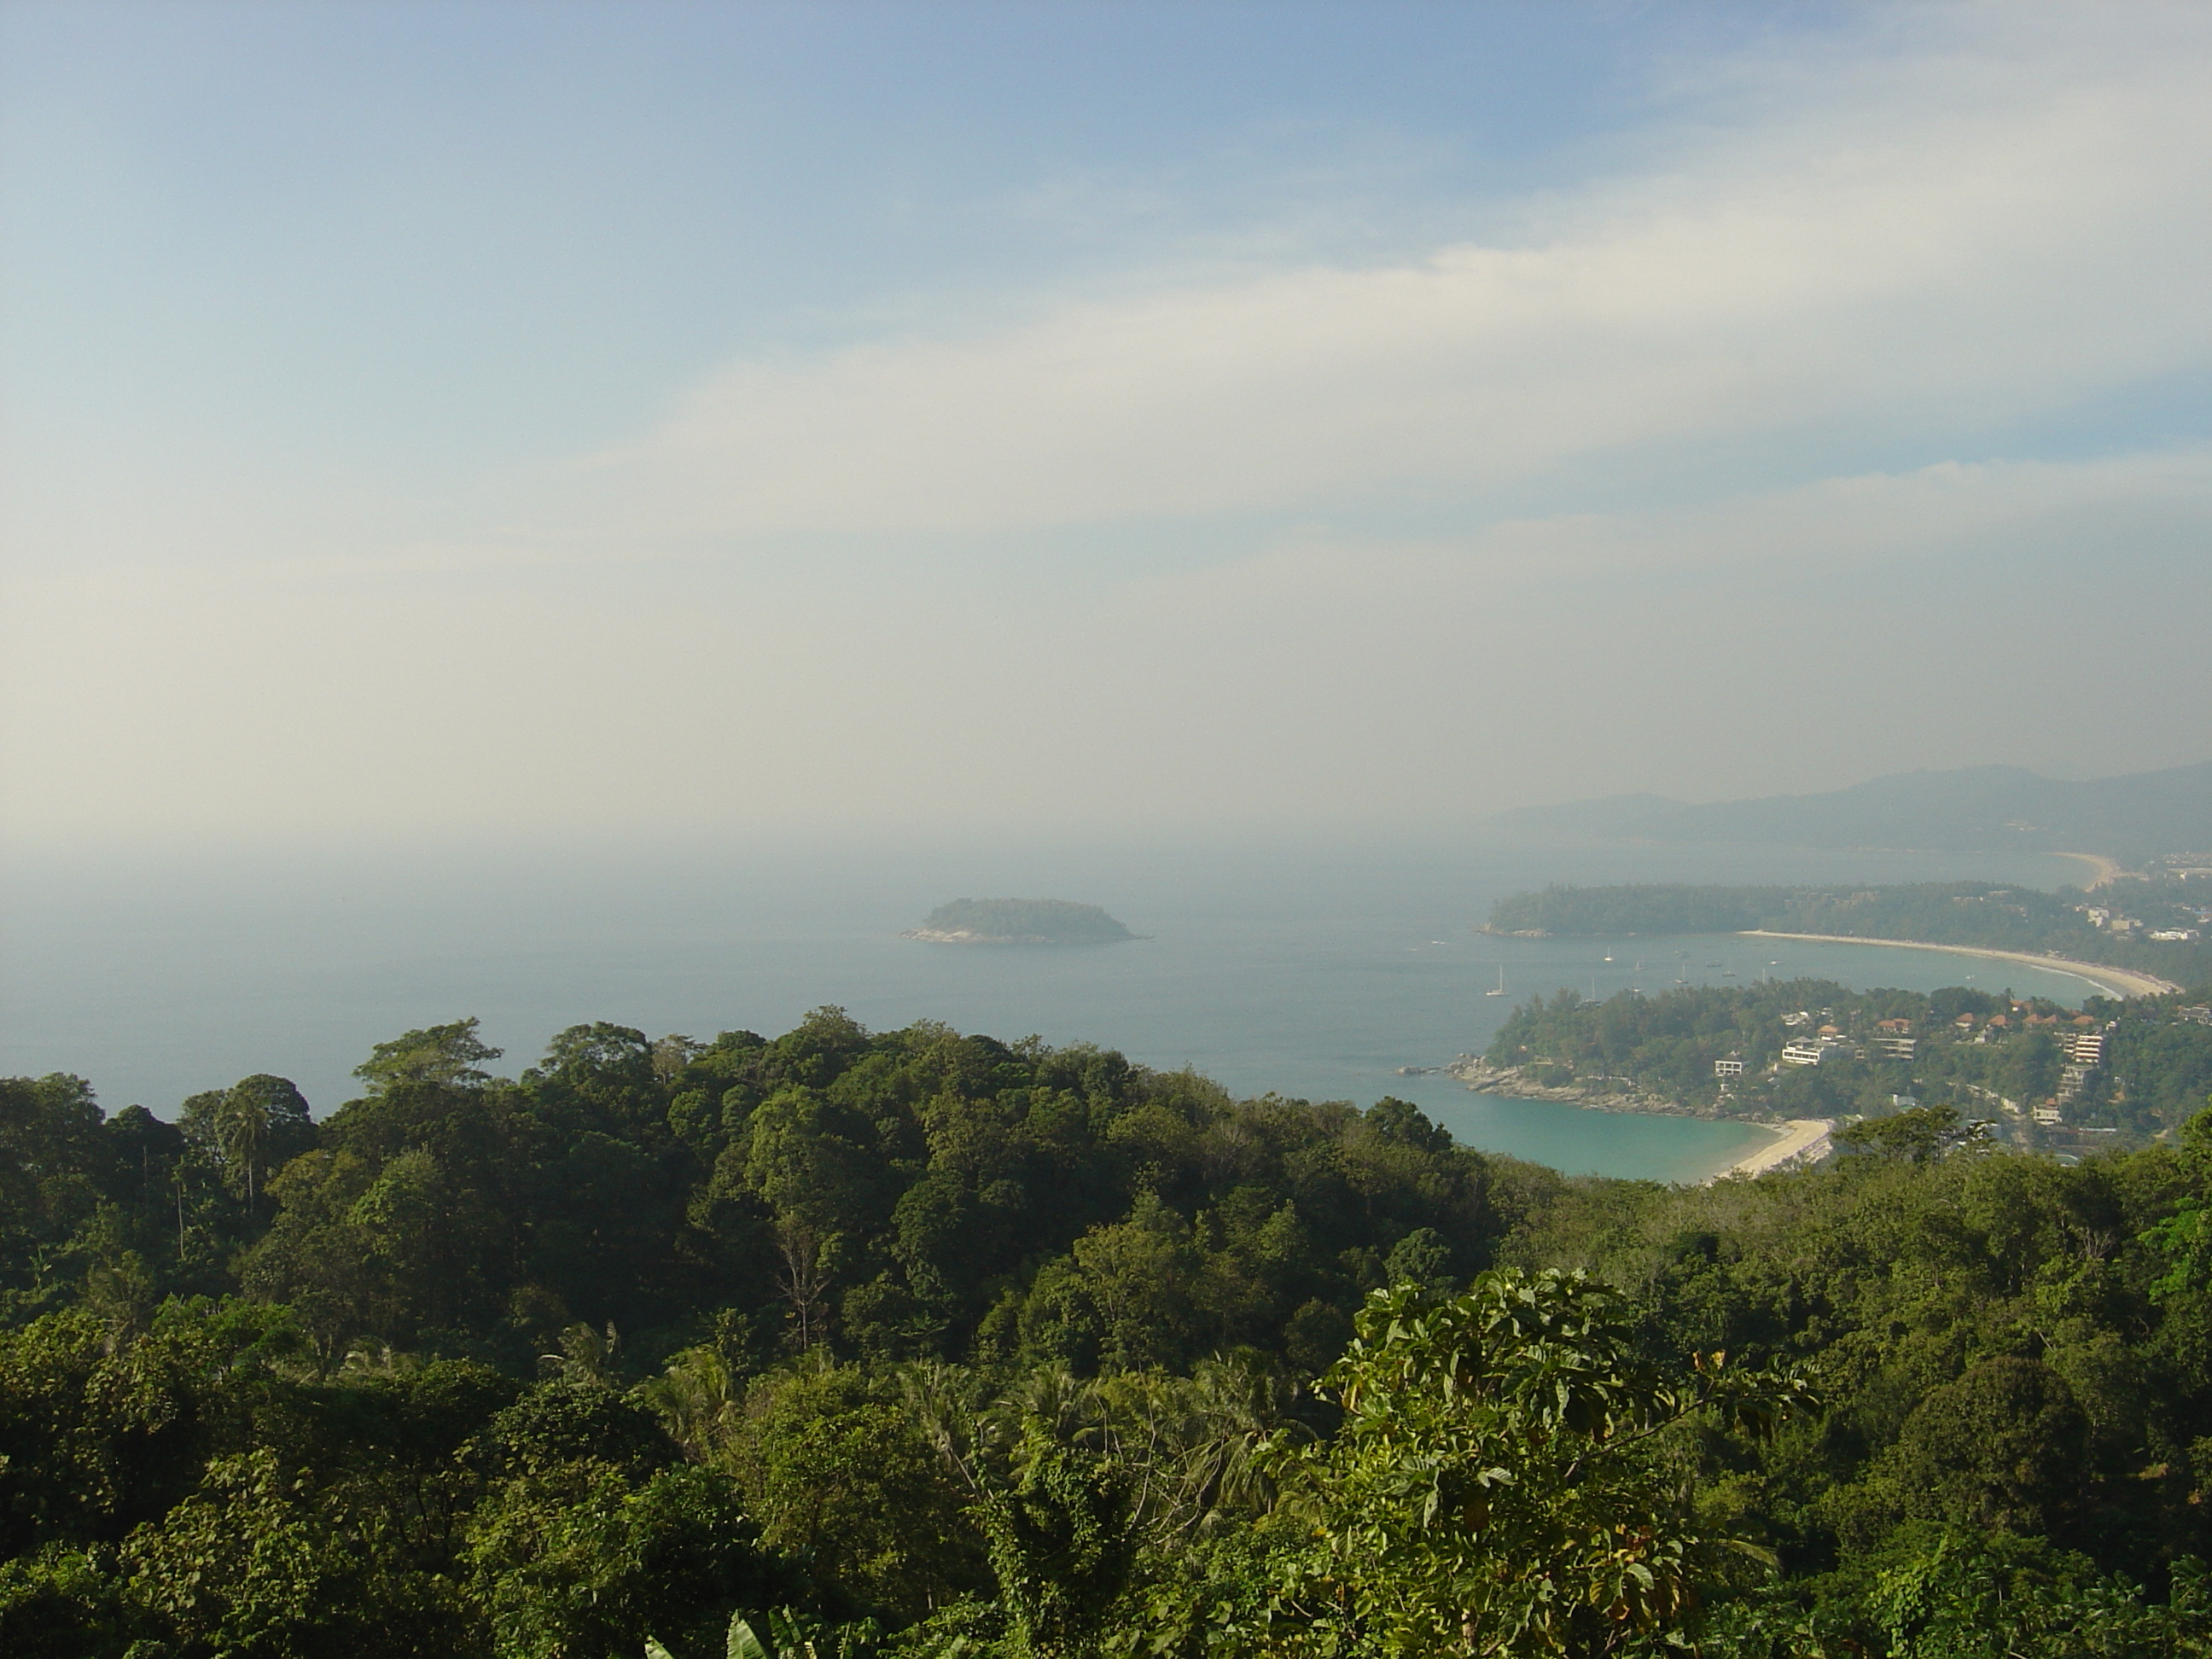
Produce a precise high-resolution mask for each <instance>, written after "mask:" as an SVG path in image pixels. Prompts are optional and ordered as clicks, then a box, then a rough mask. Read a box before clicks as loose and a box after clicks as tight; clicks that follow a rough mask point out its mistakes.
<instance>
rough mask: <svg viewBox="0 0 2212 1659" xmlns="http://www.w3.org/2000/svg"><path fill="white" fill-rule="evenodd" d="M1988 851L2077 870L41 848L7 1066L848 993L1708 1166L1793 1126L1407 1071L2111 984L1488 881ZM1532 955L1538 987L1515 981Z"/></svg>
mask: <svg viewBox="0 0 2212 1659" xmlns="http://www.w3.org/2000/svg"><path fill="white" fill-rule="evenodd" d="M1967 877H1972V878H1985V879H1993V880H2005V881H2015V882H2019V883H2021V884H2029V885H2035V886H2041V887H2046V888H2055V887H2057V886H2059V885H2061V884H2065V883H2068V882H2071V881H2075V880H2077V879H2078V878H2079V866H2076V865H2075V864H2072V863H2070V862H2069V861H2067V860H2060V859H2055V858H2039V857H2017V858H1993V857H1980V858H1975V857H1967V856H1961V855H1936V854H1894V853H1864V852H1852V853H1838V852H1832V851H1817V852H1816V851H1798V850H1793V849H1787V848H1711V847H1673V848H1622V847H1605V846H1585V847H1558V846H1549V847H1541V848H1540V847H1529V846H1514V845H1507V844H1499V843H1484V842H1475V841H1469V842H1465V843H1462V844H1460V845H1456V846H1449V847H1447V846H1441V845H1437V844H1435V843H1429V844H1425V845H1422V846H1418V847H1411V846H1407V845H1405V844H1397V845H1392V846H1387V847H1386V846H1364V847H1361V846H1352V845H1349V844H1334V845H1313V844H1309V845H1304V846H1299V847H1274V848H1260V849H1255V848H1252V847H1249V846H1240V847H1235V848H1227V847H1218V848H1206V847H1197V848H1160V847H1145V848H1131V847H1121V848H1095V847H1093V848H1082V847H1073V846H1063V847H1043V846H1029V847H1024V848H980V847H976V846H973V845H970V846H967V847H963V848H915V847H912V846H905V847H901V848H896V849H893V848H863V847H852V848H840V849H827V850H825V849H822V848H816V849H811V850H809V851H806V852H804V853H801V852H795V851H792V850H789V849H781V850H750V851H748V850H744V849H732V848H702V847H697V846H691V847H687V848H680V849H671V848H659V849H654V850H650V851H647V850H639V849H631V850H628V851H619V852H617V851H607V852H602V853H599V854H591V855H582V854H568V855H564V856H561V857H552V856H543V855H536V856H534V855H532V854H526V853H516V852H502V853H499V854H482V853H475V854H459V853H454V854H443V855H441V856H437V857H428V856H417V857H414V858H408V859H403V858H399V857H397V856H393V855H388V854H386V855H377V854H360V855H354V856H349V857H344V858H338V857H331V858H326V859H320V860H313V859H292V860H284V861H276V860H253V861H246V860H228V861H226V860H201V861H199V862H197V863H195V864H189V865H187V864H184V863H173V864H170V865H167V866H153V865H150V864H143V865H139V866H118V865H114V864H103V865H100V866H94V865H93V864H91V863H89V862H87V863H82V864H77V865H70V864H65V863H63V862H60V861H55V860H50V861H47V862H46V863H45V864H43V865H38V864H30V863H26V862H22V861H18V862H16V863H15V864H14V865H12V866H10V867H9V871H8V872H7V876H6V885H5V889H4V892H0V928H4V940H5V948H4V951H0V1071H4V1072H5V1073H8V1074H11V1075H24V1074H30V1075H37V1074H40V1073H46V1072H50V1071H64V1072H74V1073H77V1074H79V1075H80V1076H83V1077H86V1078H88V1079H90V1080H91V1081H92V1083H93V1085H94V1087H95V1089H96V1090H97V1091H98V1092H99V1095H100V1099H101V1101H102V1103H103V1104H105V1105H106V1107H107V1109H109V1110H111V1111H112V1110H115V1109H119V1108H121V1107H123V1106H125V1105H128V1104H131V1103H143V1104H145V1105H147V1106H149V1107H150V1108H151V1109H153V1110H154V1111H155V1112H156V1113H157V1114H159V1115H162V1116H170V1115H173V1114H174V1112H175V1110H176V1108H177V1105H178V1103H179V1102H180V1101H181V1100H182V1099H183V1098H184V1097H185V1096H187V1095H189V1094H191V1093H192V1092H193V1091H197V1090H202V1089H209V1088H216V1087H222V1086H224V1085H228V1084H230V1083H232V1082H234V1081H235V1080H236V1079H238V1078H240V1077H241V1076H244V1075H246V1074H248V1073H255V1072H274V1073H279V1074H281V1075H283V1076H287V1077H289V1078H291V1079H294V1080H295V1082H297V1083H298V1084H299V1085H300V1086H301V1089H302V1090H303V1091H305V1092H306V1094H307V1098H308V1099H309V1101H310V1102H311V1103H313V1107H314V1109H315V1110H316V1113H317V1115H324V1114H326V1113H328V1112H329V1111H331V1110H332V1109H335V1108H336V1107H337V1106H338V1105H339V1104H341V1103H343V1102H344V1101H345V1100H346V1099H348V1098H349V1097H351V1095H352V1094H353V1093H354V1092H355V1087H354V1085H353V1082H352V1079H351V1077H350V1073H351V1071H352V1068H353V1067H354V1066H356V1065H357V1064H358V1063H359V1062H360V1061H361V1060H362V1059H363V1058H364V1057H365V1056H366V1054H368V1048H369V1046H370V1045H371V1044H372V1043H374V1042H378V1041H380V1040H382V1039H384V1038H386V1037H391V1036H397V1035H398V1034H399V1033H400V1032H402V1031H404V1030H409V1029H410V1028H414V1027H417V1026H422V1025H426V1024H435V1023H438V1022H441V1021H445V1020H450V1019H455V1018H462V1017H464V1016H466V1015H471V1014H473V1015H477V1016H479V1017H481V1018H482V1019H483V1030H484V1035H485V1036H486V1037H487V1038H488V1039H489V1041H491V1042H494V1043H496V1044H499V1045H501V1047H503V1048H505V1049H506V1050H507V1057H506V1059H505V1060H503V1061H502V1062H501V1064H500V1066H499V1067H498V1068H497V1069H500V1070H501V1071H503V1072H507V1073H514V1072H518V1071H520V1069H521V1068H522V1067H523V1066H526V1065H528V1064H530V1063H531V1062H532V1060H534V1059H535V1058H536V1057H537V1056H538V1054H539V1053H541V1052H542V1050H543V1048H544V1043H545V1041H546V1039H547V1038H548V1037H549V1036H550V1035H551V1034H552V1033H553V1032H555V1031H556V1030H561V1029H562V1028H563V1027H565V1026H568V1025H571V1024H578V1023H580V1022H582V1021H586V1020H592V1019H605V1020H611V1021H615V1022H617V1023H618V1024H626V1025H634V1026H636V1027H639V1028H640V1029H641V1030H644V1031H645V1032H646V1033H647V1035H648V1036H659V1035H661V1034H663V1033H665V1032H671V1031H676V1032H683V1033H685V1034H687V1035H690V1036H696V1037H700V1038H708V1037H712V1036H714V1033H715V1032H717V1031H720V1030H732V1029H739V1028H744V1029H750V1030H756V1031H759V1032H761V1033H763V1035H770V1036H772V1035H774V1034H775V1033H776V1032H779V1031H781V1030H787V1029H788V1028H789V1027H790V1026H792V1025H793V1024H796V1023H797V1021H798V1020H799V1018H801V1017H802V1016H803V1015H805V1012H807V1011H808V1010H809V1009H811V1008H813V1007H816V1006H820V1005H822V1004H824V1003H834V1004H838V1005H841V1006H843V1007H845V1008H847V1009H848V1010H849V1011H850V1012H852V1014H853V1015H854V1017H855V1018H859V1019H860V1020H861V1021H862V1022H863V1023H865V1024H867V1025H869V1026H871V1027H873V1028H877V1029H885V1028H891V1027H896V1026H901V1025H905V1024H909V1023H911V1022H913V1021H915V1020H920V1019H929V1020H940V1021H943V1022H945V1023H946V1024H951V1025H952V1026H955V1027H957V1028H958V1029H960V1030H963V1031H981V1032H985V1033H987V1034H989V1035H991V1036H996V1037H1000V1038H1003V1039H1006V1040H1012V1039H1014V1038H1018V1037H1020V1036H1025V1035H1028V1034H1030V1033H1036V1034H1037V1035H1040V1036H1043V1037H1044V1038H1045V1039H1047V1040H1048V1041H1049V1042H1054V1043H1055V1044H1060V1043H1068V1042H1095V1043H1097V1044H1099V1045H1100V1046H1102V1047H1106V1048H1119V1049H1121V1051H1122V1052H1124V1053H1125V1054H1128V1055H1129V1056H1130V1057H1131V1058H1132V1059H1133V1060H1139V1061H1142V1062H1144V1063H1145V1064H1147V1065H1151V1066H1159V1067H1163V1068H1175V1067H1179V1066H1193V1067H1195V1068H1196V1069H1198V1070H1199V1071H1201V1072H1203V1073H1206V1074H1207V1075H1209V1076H1211V1077H1213V1078H1216V1079H1219V1080H1220V1081H1221V1082H1222V1083H1224V1084H1225V1085H1227V1086H1228V1087H1229V1088H1231V1090H1233V1091H1237V1093H1239V1094H1255V1095H1256V1094H1264V1093H1267V1092H1270V1091H1272V1092H1274V1093H1278V1094H1282V1095H1285V1096H1294V1097H1303V1098H1306V1099H1312V1100H1322V1099H1346V1100H1352V1101H1354V1102H1356V1103H1359V1104H1360V1105H1363V1106H1364V1105H1367V1104H1369V1103H1372V1102H1373V1101H1374V1100H1376V1098H1378V1097H1381V1096H1383V1095H1386V1094H1395V1095H1397V1096H1399V1097H1402V1098H1405V1099H1409V1100H1412V1101H1413V1102H1415V1103H1418V1104H1419V1105H1420V1106H1421V1107H1422V1109H1424V1110H1425V1111H1427V1112H1428V1113H1429V1114H1430V1115H1431V1116H1433V1117H1434V1118H1436V1119H1437V1121H1440V1122H1442V1123H1443V1124H1444V1125H1446V1126H1447V1127H1449V1128H1450V1130H1451V1131H1452V1133H1454V1134H1455V1135H1456V1136H1457V1137H1458V1138H1459V1139H1461V1140H1462V1141H1463V1142H1466V1143H1468V1144H1470V1145H1473V1146H1480V1147H1484V1148H1486V1149H1490V1150H1493V1151H1498V1152H1510V1153H1512V1154H1514V1155H1516V1156H1518V1157H1522V1158H1533V1159H1535V1160H1538V1161H1540V1162H1542V1163H1546V1164H1553V1165H1556V1166H1557V1167H1559V1168H1561V1169H1564V1170H1571V1171H1592V1172H1598V1173H1603V1174H1608V1175H1620V1176H1646V1177H1650V1178H1653V1179H1658V1180H1671V1181H1680V1180H1695V1179H1699V1178H1700V1177H1702V1176H1705V1175H1708V1174H1710V1173H1711V1172H1712V1171H1714V1170H1717V1169H1719V1168H1722V1167H1723V1166H1725V1165H1726V1164H1729V1163H1730V1162H1732V1161H1733V1160H1734V1159H1735V1158H1738V1157H1740V1156H1741V1155H1742V1154H1743V1153H1744V1152H1747V1151H1748V1150H1750V1149H1751V1148H1752V1147H1753V1146H1758V1145H1760V1144H1763V1143H1764V1141H1765V1134H1764V1132H1762V1131H1759V1130H1757V1129H1750V1128H1746V1127H1742V1126H1739V1125H1729V1124H1721V1123H1711V1122H1704V1121H1698V1120H1694V1119H1688V1118H1670V1117H1653V1116H1636V1115H1625V1114H1616V1113H1607V1112H1595V1111H1589V1110H1585V1109H1581V1108H1577V1107H1573V1106H1565V1105H1559V1104H1554V1103H1547V1102H1537V1101H1506V1100H1498V1099H1494V1098H1490V1097H1482V1096H1477V1095H1474V1094H1471V1093H1470V1092H1469V1091H1468V1090H1467V1089H1466V1088H1465V1087H1464V1086H1463V1085H1461V1084H1459V1083H1457V1082H1455V1080H1453V1079H1450V1078H1449V1077H1443V1076H1437V1075H1426V1076H1411V1077H1408V1076H1402V1075H1401V1074H1400V1073H1399V1070H1398V1068H1399V1067H1401V1066H1437V1065H1440V1064H1442V1063H1443V1062H1445V1061H1448V1060H1451V1059H1452V1058H1453V1057H1454V1056H1455V1055H1456V1054H1460V1053H1462V1051H1465V1052H1469V1053H1480V1051H1481V1049H1482V1048H1484V1047H1485V1046H1486V1044H1487V1043H1488V1042H1489V1041H1490V1038H1491V1036H1492V1034H1493V1033H1494V1032H1495V1031H1496V1030H1497V1028H1498V1024H1499V1023H1500V1022H1501V1021H1502V1020H1503V1019H1504V1018H1505V1016H1506V1014H1507V1012H1509V1011H1510V1009H1511V1008H1512V1006H1514V1004H1515V1003H1516V1002H1518V1001H1520V1000H1522V999H1523V998H1525V997H1526V996H1528V995H1529V994H1532V993H1537V992H1541V993H1544V994H1550V993H1552V992H1553V991H1556V990H1558V989H1559V988H1561V987H1573V988H1575V989H1576V990H1578V991H1581V992H1582V993H1583V994H1585V995H1590V994H1595V995H1598V996H1605V995H1608V994H1612V993H1613V992H1616V991H1619V990H1621V989H1624V988H1626V987H1630V986H1632V985H1640V986H1641V987H1643V988H1644V990H1645V991H1647V992H1656V991H1659V990H1662V989H1664V988H1665V987H1667V986H1668V985H1670V984H1673V983H1674V982H1676V981H1677V980H1678V978H1680V979H1686V980H1687V981H1688V982H1691V983H1724V982H1729V983H1741V982H1747V981H1750V980H1753V979H1754V978H1756V977H1758V976H1759V975H1760V974H1762V973H1771V974H1772V975H1774V976H1775V977H1778V978H1781V977H1794V976H1797V975H1818V976H1820V977H1825V978H1831V979H1835V980H1838V981H1842V982H1844V983H1845V984H1847V985H1852V986H1868V985H1893V986H1902V987H1917V988H1922V989H1929V988H1933V987H1936V986H1938V985H1949V984H1973V985H1977V986H1980V987H1983V988H1985V989H1992V990H1994V989H1998V988H2001V987H2005V986H2010V987H2013V988H2014V989H2015V990H2017V991H2020V992H2023V993H2026V992H2029V991H2033V992H2036V993H2039V994H2043V995H2046V996H2051V997H2055V998H2057V999H2060V1000H2066V1001H2078V1000H2080V998H2081V996H2082V995H2083V994H2086V993H2087V991H2088V990H2089V989H2090V987H2088V986H2086V985H2085V984H2083V983H2082V982H2081V981H2079V980H2077V979H2074V978H2070V977H2069V976H2066V975H2062V974H2058V973H2056V972H2045V971H2044V970H2041V969H2027V968H2017V967H2014V966H2010V965H2008V964H2004V963H1994V962H1987V961H1978V960H1975V959H1972V958H1966V957H1951V956H1945V955H1938V954H1936V953H1933V952H1928V951H1890V950H1883V949H1881V948H1879V947H1869V946H1859V945H1814V944H1801V943H1796V942H1794V941H1778V940H1772V939H1742V938H1736V937H1733V936H1723V937H1719V938H1711V939H1694V940H1692V939H1624V940H1618V941H1606V940H1588V939H1492V938H1488V937H1486V936H1484V935H1481V934H1479V933H1475V932H1474V931H1473V930H1474V927H1476V926H1477V925H1478V924H1480V922H1481V921H1483V919H1484V917H1485V916H1486V914H1487V913H1488V910H1489V908H1490V905H1491V903H1492V901H1493V900H1494V899H1496V898H1498V897H1499V896H1502V895H1504V894H1505V893H1508V892H1511V891H1514V890H1518V889H1521V888H1523V887H1528V886H1541V885H1542V884H1545V883H1547V882H1553V881H1569V882H1577V883H1581V884H1597V883H1602V882H1617V881H1692V882H1730V883H1735V882H1765V881H1773V882H1790V881H1819V882H1840V881H1854V882H1884V881H1910V880H1935V879H1943V878H1967ZM962 896H975V897H998V896H1018V897H1051V898H1066V899H1076V900H1080V901H1085V902H1093V903H1098V904H1103V906H1105V907H1106V908H1107V909H1109V911H1111V912H1112V913H1113V914H1114V915H1116V916H1118V917H1120V918H1121V920H1122V921H1125V922H1127V924H1128V925H1129V926H1130V927H1132V928H1133V929H1134V930H1135V931H1136V932H1137V933H1140V934H1146V935H1149V936H1150V937H1148V938H1146V939H1141V940H1139V941H1137V942H1134V943H1130V944H1124V945H1108V946H1097V947H1071V948H1065V949H1052V948H991V947H975V946H957V945H925V944H921V943H917V942H915V941H913V940H909V939H901V938H900V937H898V935H899V932H900V930H901V929H902V928H907V927H913V926H915V923H916V922H918V921H920V920H921V917H923V916H924V915H927V913H928V912H929V911H930V910H931V909H932V908H933V907H935V906H936V905H938V904H939V903H940V902H944V901H945V900H946V899H950V898H956V897H962ZM1680 953H1686V954H1680ZM1607 956H1610V957H1612V958H1613V960H1612V961H1611V962H1607V961H1605V960H1604V958H1605V957H1607ZM1712 963H1719V964H1722V965H1720V966H1711V965H1709V964H1712ZM1501 969H1502V970H1503V973H1504V983H1505V986H1506V988H1507V992H1508V994H1507V995H1505V996H1503V997H1493V996H1488V995H1486V992H1488V991H1491V990H1492V989H1494V988H1496V987H1497V985H1498V977H1499V973H1500V970H1501ZM1730 970H1733V973H1734V975H1735V978H1734V979H1733V980H1728V979H1725V978H1724V975H1726V974H1727V973H1729V971H1730Z"/></svg>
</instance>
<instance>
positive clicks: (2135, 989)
mask: <svg viewBox="0 0 2212 1659" xmlns="http://www.w3.org/2000/svg"><path fill="white" fill-rule="evenodd" d="M1741 937H1743V938H1745V939H1809V940H1812V941H1814V943H1817V944H1820V945H1887V946H1889V947H1890V948H1891V949H1892V950H1895V951H1948V953H1949V954H1951V955H1952V956H1954V957H1986V958H1987V959H1989V960H1990V961H1992V962H2017V963H2022V964H2024V965H2025V966H2027V967H2030V968H2040V969H2044V970H2045V971H2046V972H2049V973H2054V974H2065V975H2070V976H2071V977H2073V978H2075V979H2079V980H2087V981H2088V982H2089V983H2090V984H2092V985H2093V986H2095V987H2097V988H2098V989H2099V990H2100V991H2106V992H2109V993H2110V994H2112V995H2113V996H2118V997H2153V996H2163V995H2166V994H2169V993H2172V992H2174V991H2179V989H2181V987H2179V985H2176V984H2175V983H2173V981H2171V980H2164V979H2160V978H2159V977H2158V976H2157V975H2154V974H2138V973H2136V971H2135V970H2134V969H2130V968H2111V967H2107V966H2106V964H2105V963H2101V962H2075V961H2074V960H2073V959H2072V958H2070V957H2039V956H2032V955H2030V954H2029V953H2028V952H2027V951H1989V950H1984V949H1983V948H1982V947H1981V946H1979V945H1930V944H1929V943H1928V942H1927V941H1926V940H1924V939H1856V938H1853V937H1852V936H1851V935H1850V934H1849V933H1770V932H1768V931H1767V930H1766V929H1765V928H1763V927H1751V928H1747V929H1745V930H1744V932H1743V933H1742V935H1741Z"/></svg>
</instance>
